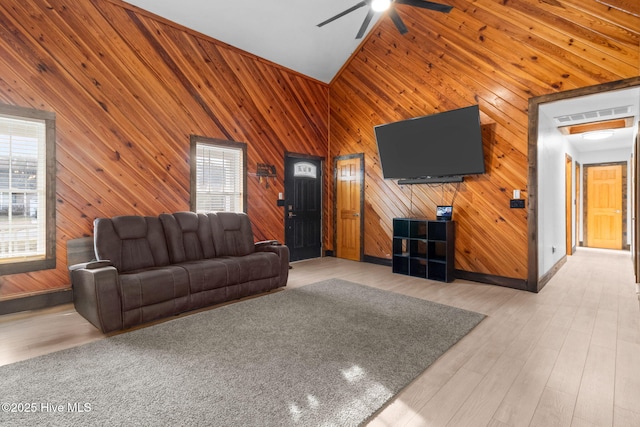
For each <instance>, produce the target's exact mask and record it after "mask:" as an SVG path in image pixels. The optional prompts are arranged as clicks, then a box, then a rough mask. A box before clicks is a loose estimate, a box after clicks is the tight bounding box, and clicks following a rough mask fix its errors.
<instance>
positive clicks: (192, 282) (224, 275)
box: [176, 258, 240, 294]
mask: <svg viewBox="0 0 640 427" xmlns="http://www.w3.org/2000/svg"><path fill="white" fill-rule="evenodd" d="M176 266H178V267H181V268H183V269H184V270H185V271H186V273H187V275H188V277H189V292H190V293H192V294H195V293H198V292H202V291H208V290H211V289H218V288H224V287H226V286H230V285H237V284H238V283H239V281H240V266H239V265H238V263H237V262H235V261H234V260H232V259H226V258H212V259H201V260H198V261H187V262H181V263H180V264H176Z"/></svg>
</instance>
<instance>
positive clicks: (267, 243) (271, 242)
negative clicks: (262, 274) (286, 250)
mask: <svg viewBox="0 0 640 427" xmlns="http://www.w3.org/2000/svg"><path fill="white" fill-rule="evenodd" d="M280 244H281V243H280V242H278V241H277V240H262V241H260V242H256V243H254V245H255V247H256V250H258V248H261V247H263V246H279V245H280Z"/></svg>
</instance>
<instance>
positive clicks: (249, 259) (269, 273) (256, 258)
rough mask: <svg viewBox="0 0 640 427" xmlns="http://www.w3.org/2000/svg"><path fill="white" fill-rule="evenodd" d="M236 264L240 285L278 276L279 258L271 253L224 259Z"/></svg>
mask: <svg viewBox="0 0 640 427" xmlns="http://www.w3.org/2000/svg"><path fill="white" fill-rule="evenodd" d="M225 259H230V260H233V261H234V262H235V263H237V264H238V268H239V270H240V283H245V282H250V281H253V280H260V279H269V278H272V277H277V276H278V275H279V274H280V258H279V257H278V255H276V254H275V253H273V252H254V253H252V254H249V255H244V256H240V257H225Z"/></svg>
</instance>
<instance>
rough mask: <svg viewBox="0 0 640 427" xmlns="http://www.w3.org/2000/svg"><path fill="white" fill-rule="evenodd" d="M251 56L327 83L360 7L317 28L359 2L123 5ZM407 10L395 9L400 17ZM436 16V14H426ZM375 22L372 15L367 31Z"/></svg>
mask: <svg viewBox="0 0 640 427" xmlns="http://www.w3.org/2000/svg"><path fill="white" fill-rule="evenodd" d="M127 3H130V4H132V5H134V6H138V7H140V8H142V9H145V10H147V11H149V12H153V13H155V14H156V15H159V16H162V17H163V18H166V19H168V20H170V21H173V22H176V23H178V24H181V25H184V26H185V27H188V28H191V29H193V30H196V31H198V32H200V33H202V34H205V35H208V36H210V37H213V38H214V39H217V40H220V41H222V42H225V43H227V44H230V45H232V46H235V47H237V48H240V49H242V50H245V51H247V52H250V53H252V54H254V55H257V56H259V57H262V58H264V59H268V60H270V61H272V62H275V63H276V64H280V65H283V66H285V67H287V68H290V69H292V70H294V71H298V72H300V73H302V74H304V75H307V76H309V77H313V78H315V79H317V80H320V81H322V82H325V83H329V82H330V81H331V79H332V78H333V77H334V76H335V75H336V74H337V72H338V71H339V70H340V68H341V67H342V66H343V65H344V64H345V62H346V61H347V60H348V59H349V57H350V56H351V54H352V53H353V52H354V51H355V50H356V49H357V47H358V45H359V44H360V42H361V41H362V40H356V38H355V36H356V34H357V32H358V29H359V28H360V26H361V25H362V22H363V20H364V18H365V16H366V15H367V8H366V7H362V8H359V9H358V10H355V11H353V12H352V13H349V14H347V15H345V16H343V17H342V18H340V19H338V20H336V21H334V22H331V23H330V24H327V25H326V26H324V27H322V28H319V27H318V26H317V24H319V23H320V22H322V21H324V20H326V19H328V18H331V17H332V16H335V15H336V14H338V13H340V12H342V11H344V10H346V9H348V8H349V7H351V6H354V5H355V4H357V3H359V0H322V1H300V0H278V1H264V0H233V1H229V0H225V1H222V0H180V1H172V0H127ZM410 9H411V7H409V6H404V5H401V6H399V8H398V10H399V12H400V13H404V12H409V13H410ZM430 13H438V12H430ZM379 18H380V14H376V15H375V16H374V18H373V20H372V22H371V25H369V28H368V31H370V30H371V28H372V27H374V26H375V23H376V22H377V20H378V19H379Z"/></svg>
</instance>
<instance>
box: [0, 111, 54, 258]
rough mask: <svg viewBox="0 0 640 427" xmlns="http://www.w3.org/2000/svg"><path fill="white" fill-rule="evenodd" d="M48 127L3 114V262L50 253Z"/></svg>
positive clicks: (0, 226) (0, 155) (0, 178)
mask: <svg viewBox="0 0 640 427" xmlns="http://www.w3.org/2000/svg"><path fill="white" fill-rule="evenodd" d="M45 192H46V126H45V121H44V120H38V119H22V118H15V117H11V116H3V115H0V262H2V261H12V262H13V261H20V260H21V259H25V260H27V259H33V258H34V257H35V258H39V257H44V256H45V254H46V222H45V220H46V214H45V212H46V208H47V206H46V194H45Z"/></svg>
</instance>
